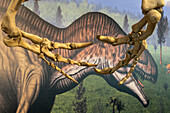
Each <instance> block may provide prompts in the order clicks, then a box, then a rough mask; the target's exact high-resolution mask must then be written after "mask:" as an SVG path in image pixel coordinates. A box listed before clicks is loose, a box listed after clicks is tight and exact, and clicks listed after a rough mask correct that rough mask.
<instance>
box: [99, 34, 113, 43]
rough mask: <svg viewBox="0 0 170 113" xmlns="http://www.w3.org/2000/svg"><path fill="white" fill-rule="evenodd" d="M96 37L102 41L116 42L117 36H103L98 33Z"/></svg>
mask: <svg viewBox="0 0 170 113" xmlns="http://www.w3.org/2000/svg"><path fill="white" fill-rule="evenodd" d="M96 38H97V39H98V40H100V41H102V42H106V43H109V44H112V43H114V42H115V38H114V37H110V36H101V35H97V36H96Z"/></svg>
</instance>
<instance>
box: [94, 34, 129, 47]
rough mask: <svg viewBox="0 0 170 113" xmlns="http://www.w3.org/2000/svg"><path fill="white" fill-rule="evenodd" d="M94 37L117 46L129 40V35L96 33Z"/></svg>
mask: <svg viewBox="0 0 170 113" xmlns="http://www.w3.org/2000/svg"><path fill="white" fill-rule="evenodd" d="M96 38H97V39H98V40H100V41H102V42H106V43H108V44H112V45H113V46H117V45H120V44H128V43H129V42H130V37H129V36H128V35H127V36H124V37H120V38H117V37H110V36H100V35H97V36H96Z"/></svg>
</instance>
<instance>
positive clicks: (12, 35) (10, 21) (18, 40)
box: [1, 0, 96, 83]
mask: <svg viewBox="0 0 170 113" xmlns="http://www.w3.org/2000/svg"><path fill="white" fill-rule="evenodd" d="M24 1H25V0H12V1H11V3H10V5H9V7H8V9H7V11H6V14H5V16H4V18H3V20H2V24H1V28H2V30H3V31H4V32H5V33H6V34H7V36H6V37H4V40H3V41H4V43H5V45H7V46H9V47H22V48H25V49H27V50H30V51H32V52H34V53H36V54H38V55H39V58H41V59H43V60H44V61H45V62H46V63H47V64H48V65H50V66H51V67H53V68H54V69H56V70H57V71H59V72H60V73H62V74H63V75H64V76H66V77H67V78H69V79H71V80H73V81H74V82H76V83H78V82H77V81H76V80H75V79H73V78H72V77H70V76H69V75H68V74H66V73H65V72H64V71H62V70H61V69H60V68H59V67H58V66H56V65H54V63H52V62H49V61H48V60H46V58H45V56H46V57H48V58H50V59H51V60H53V61H58V62H65V63H68V64H76V65H79V66H88V67H91V66H96V64H90V63H87V62H81V61H74V60H71V59H69V58H63V57H62V56H61V55H59V54H57V53H56V54H54V53H52V52H51V51H52V50H54V49H59V48H62V49H69V50H72V49H80V48H83V47H87V46H89V45H91V44H92V42H88V43H65V44H63V43H57V42H52V41H50V40H48V39H47V38H40V37H39V36H37V35H33V34H29V33H26V32H24V31H22V30H20V29H19V28H18V27H17V26H16V24H15V16H16V14H17V11H18V8H19V6H20V5H21V3H22V2H24ZM23 38H26V39H28V40H30V41H31V42H32V43H33V44H29V43H27V42H25V41H23Z"/></svg>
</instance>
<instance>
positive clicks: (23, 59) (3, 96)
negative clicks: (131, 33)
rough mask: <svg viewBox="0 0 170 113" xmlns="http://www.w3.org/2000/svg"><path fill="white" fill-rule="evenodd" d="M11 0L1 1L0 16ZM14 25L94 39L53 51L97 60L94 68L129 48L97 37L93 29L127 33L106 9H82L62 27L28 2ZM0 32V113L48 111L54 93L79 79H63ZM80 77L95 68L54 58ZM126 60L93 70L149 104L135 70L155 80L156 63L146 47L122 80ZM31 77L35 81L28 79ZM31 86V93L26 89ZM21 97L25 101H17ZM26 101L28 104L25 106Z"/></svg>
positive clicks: (69, 38)
mask: <svg viewBox="0 0 170 113" xmlns="http://www.w3.org/2000/svg"><path fill="white" fill-rule="evenodd" d="M9 3H10V0H1V1H0V22H1V21H2V18H3V15H4V14H5V11H6V9H7V6H8V5H9ZM16 25H17V26H18V27H19V28H20V29H21V30H23V31H26V32H28V33H32V34H36V35H39V36H41V37H46V38H48V39H50V40H52V41H55V42H62V43H66V42H94V44H93V45H91V46H89V47H86V48H83V49H78V50H71V51H70V50H64V49H57V50H55V51H54V52H57V53H59V54H60V55H62V56H64V57H69V58H73V59H74V60H81V61H87V62H90V63H96V64H98V66H97V68H105V67H113V66H115V65H116V64H117V63H118V61H119V60H120V59H123V58H124V57H125V52H126V50H127V49H129V48H128V47H127V46H126V45H121V46H115V47H113V46H111V45H108V44H104V43H102V42H100V41H98V40H97V39H96V38H95V36H96V35H104V36H115V37H121V36H124V35H126V34H125V33H124V32H123V30H122V29H121V28H120V27H119V25H118V24H117V23H116V22H115V21H114V20H113V19H111V18H110V17H108V16H107V15H105V14H102V13H97V12H91V13H87V14H84V15H83V16H81V17H80V18H78V19H77V20H75V21H74V22H73V23H72V24H71V25H69V26H68V27H66V28H62V29H61V28H57V27H55V26H53V25H51V24H49V23H48V22H46V21H45V20H43V19H42V18H40V17H38V16H37V15H36V14H34V13H33V12H32V11H30V10H29V9H28V8H26V7H24V6H21V7H20V8H19V11H18V14H17V17H16ZM3 36H4V34H3V33H2V31H0V45H1V46H0V59H1V60H0V64H1V65H0V113H6V112H7V113H13V112H16V111H17V110H18V109H19V111H20V112H22V110H23V109H24V110H25V111H28V113H48V112H50V111H51V109H52V105H53V103H54V100H55V95H57V94H61V93H64V92H66V91H69V90H71V89H72V88H74V87H75V86H77V85H78V84H76V83H74V82H72V81H70V80H69V79H66V78H65V77H64V76H62V75H61V74H60V73H58V72H57V71H55V70H53V69H52V68H51V67H49V66H48V65H46V64H45V63H44V62H43V61H41V60H40V59H38V56H37V55H35V54H33V53H31V52H30V51H27V50H24V49H22V48H19V47H17V48H8V47H6V46H5V45H4V44H3V41H2V39H3ZM56 65H58V66H59V67H60V68H62V69H63V70H64V71H65V72H66V73H68V74H70V75H71V76H72V77H73V78H74V79H76V80H77V81H78V82H79V83H80V82H81V81H82V80H83V79H84V78H86V77H87V76H88V75H90V74H96V73H95V72H94V69H93V68H92V67H91V68H87V67H84V66H81V67H80V66H75V65H67V64H64V63H56ZM129 68H130V65H128V66H126V67H123V68H121V69H119V70H118V71H116V72H115V73H113V74H112V75H97V76H100V77H102V78H103V79H104V80H105V81H106V82H107V83H108V84H109V85H110V86H112V87H114V88H116V89H117V90H119V91H122V92H125V93H128V94H130V95H132V96H134V97H135V98H137V99H138V100H139V101H140V102H141V103H142V104H143V105H144V106H147V105H148V104H149V103H148V98H147V96H146V94H145V93H144V91H143V89H142V87H141V86H140V84H139V83H138V79H137V76H136V75H137V74H138V75H139V76H140V77H141V78H143V79H146V80H149V81H151V82H154V83H155V82H156V80H157V76H158V73H157V66H156V63H155V61H154V60H153V58H152V56H151V54H150V53H149V51H148V50H145V51H144V53H143V54H142V56H141V59H140V61H139V63H138V64H137V66H136V68H135V71H134V73H133V76H132V77H130V78H129V79H128V80H127V81H126V82H125V83H124V84H123V85H121V86H118V85H117V84H118V82H119V80H121V78H123V77H124V76H125V75H126V73H127V72H128V70H129ZM31 80H35V84H29V83H30V81H31ZM32 89H33V91H34V94H33V95H31V96H30V95H27V93H26V92H28V91H32ZM21 100H24V101H21ZM25 103H27V104H28V106H29V107H27V108H25V106H24V105H25Z"/></svg>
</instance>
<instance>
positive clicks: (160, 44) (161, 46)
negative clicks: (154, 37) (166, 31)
mask: <svg viewBox="0 0 170 113" xmlns="http://www.w3.org/2000/svg"><path fill="white" fill-rule="evenodd" d="M160 64H162V43H160Z"/></svg>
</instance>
